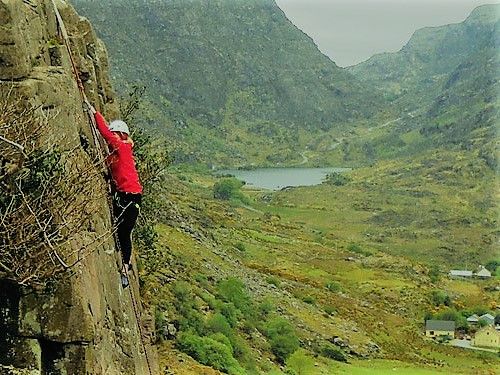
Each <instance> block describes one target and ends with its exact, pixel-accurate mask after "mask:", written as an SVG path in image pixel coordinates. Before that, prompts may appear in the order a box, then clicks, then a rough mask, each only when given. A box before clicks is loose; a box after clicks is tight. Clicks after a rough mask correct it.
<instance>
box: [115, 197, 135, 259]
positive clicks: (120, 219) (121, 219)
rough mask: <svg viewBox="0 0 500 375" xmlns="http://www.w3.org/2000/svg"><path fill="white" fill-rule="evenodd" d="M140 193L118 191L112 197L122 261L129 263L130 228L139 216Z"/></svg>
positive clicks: (130, 252) (130, 249) (130, 246)
mask: <svg viewBox="0 0 500 375" xmlns="http://www.w3.org/2000/svg"><path fill="white" fill-rule="evenodd" d="M141 198H142V197H141V194H131V193H123V192H121V191H118V192H116V193H115V194H114V197H113V209H114V214H115V218H116V222H117V225H118V228H117V234H118V241H119V243H120V250H121V251H122V256H123V263H124V264H130V256H131V255H132V238H131V235H132V229H134V225H135V222H136V221H137V217H138V216H139V209H140V206H141Z"/></svg>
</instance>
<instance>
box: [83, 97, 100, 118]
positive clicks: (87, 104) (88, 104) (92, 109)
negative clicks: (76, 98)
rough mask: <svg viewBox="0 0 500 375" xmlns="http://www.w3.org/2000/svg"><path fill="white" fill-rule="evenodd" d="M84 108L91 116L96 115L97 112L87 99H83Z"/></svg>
mask: <svg viewBox="0 0 500 375" xmlns="http://www.w3.org/2000/svg"><path fill="white" fill-rule="evenodd" d="M84 106H85V110H87V111H89V112H90V113H92V114H93V115H95V114H96V112H97V111H96V110H95V108H94V106H93V105H92V104H90V102H89V101H88V100H87V99H85V102H84Z"/></svg>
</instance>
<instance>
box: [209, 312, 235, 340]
mask: <svg viewBox="0 0 500 375" xmlns="http://www.w3.org/2000/svg"><path fill="white" fill-rule="evenodd" d="M206 329H207V331H208V332H211V333H222V334H224V335H225V336H227V337H230V336H232V335H233V331H232V328H231V325H230V324H229V323H228V322H227V319H226V317H225V316H224V315H222V314H221V313H216V314H214V315H213V316H212V317H210V318H209V319H208V320H207V323H206Z"/></svg>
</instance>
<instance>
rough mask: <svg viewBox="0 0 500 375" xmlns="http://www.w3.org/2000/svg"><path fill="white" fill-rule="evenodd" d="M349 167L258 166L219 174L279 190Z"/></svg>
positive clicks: (316, 181)
mask: <svg viewBox="0 0 500 375" xmlns="http://www.w3.org/2000/svg"><path fill="white" fill-rule="evenodd" d="M349 170H351V169H350V168H260V169H252V170H238V169H225V170H221V171H218V172H217V174H220V175H228V174H230V175H233V176H235V177H236V178H237V179H239V180H242V181H245V182H246V183H247V185H249V186H255V187H258V188H263V189H269V190H280V189H283V188H284V187H287V186H311V185H318V184H321V183H322V182H323V180H324V179H325V176H326V175H327V174H329V173H333V172H345V171H349Z"/></svg>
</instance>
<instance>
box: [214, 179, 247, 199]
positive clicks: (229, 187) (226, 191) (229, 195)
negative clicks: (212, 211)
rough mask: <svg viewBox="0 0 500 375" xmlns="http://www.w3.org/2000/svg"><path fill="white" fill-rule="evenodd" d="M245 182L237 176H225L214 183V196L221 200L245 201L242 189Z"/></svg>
mask: <svg viewBox="0 0 500 375" xmlns="http://www.w3.org/2000/svg"><path fill="white" fill-rule="evenodd" d="M243 185H244V183H243V182H242V181H240V180H237V179H236V178H234V177H233V178H223V179H221V180H219V181H217V182H216V183H215V184H214V188H213V191H214V198H215V199H221V200H226V201H228V200H231V199H238V200H242V201H245V200H246V199H245V196H244V195H243V193H242V192H241V191H240V188H241V187H242V186H243Z"/></svg>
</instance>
